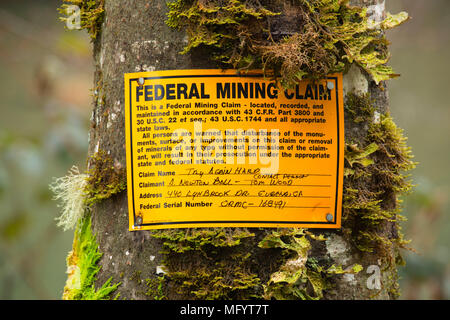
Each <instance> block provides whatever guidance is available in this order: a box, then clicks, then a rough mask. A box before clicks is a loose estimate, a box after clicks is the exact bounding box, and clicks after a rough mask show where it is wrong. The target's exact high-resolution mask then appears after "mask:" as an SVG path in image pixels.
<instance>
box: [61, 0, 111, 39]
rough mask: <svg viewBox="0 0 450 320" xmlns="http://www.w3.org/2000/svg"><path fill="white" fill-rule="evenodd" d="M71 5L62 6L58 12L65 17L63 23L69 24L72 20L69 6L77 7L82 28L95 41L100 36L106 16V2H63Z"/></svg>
mask: <svg viewBox="0 0 450 320" xmlns="http://www.w3.org/2000/svg"><path fill="white" fill-rule="evenodd" d="M63 1H64V2H67V3H69V4H63V5H61V8H59V9H58V11H59V12H60V13H61V14H62V15H63V17H60V20H61V21H64V22H67V20H68V19H70V16H69V13H70V11H68V9H69V6H71V5H75V6H78V8H80V28H81V29H86V30H87V32H88V33H89V34H90V36H91V39H92V40H95V39H96V38H97V36H98V35H99V34H100V31H101V27H102V23H103V20H104V16H105V13H104V12H105V10H104V0H63Z"/></svg>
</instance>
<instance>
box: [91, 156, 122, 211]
mask: <svg viewBox="0 0 450 320" xmlns="http://www.w3.org/2000/svg"><path fill="white" fill-rule="evenodd" d="M89 168H90V169H89V170H88V172H87V174H88V178H87V184H86V187H85V191H86V193H87V199H86V204H87V205H88V206H90V205H92V204H93V203H96V202H99V201H101V200H103V199H107V198H109V197H111V196H112V195H114V194H116V193H119V192H121V191H123V190H125V189H126V187H127V185H126V170H125V169H124V168H122V167H121V166H119V165H115V164H114V161H113V159H112V158H111V156H109V155H108V154H107V153H106V152H105V151H103V150H99V151H98V152H97V153H95V154H94V155H93V156H92V157H91V159H90V160H89Z"/></svg>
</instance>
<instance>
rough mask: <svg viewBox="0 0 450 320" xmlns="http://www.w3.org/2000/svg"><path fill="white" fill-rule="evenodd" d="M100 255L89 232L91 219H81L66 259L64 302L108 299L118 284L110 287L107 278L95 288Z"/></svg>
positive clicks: (88, 217) (86, 217)
mask: <svg viewBox="0 0 450 320" xmlns="http://www.w3.org/2000/svg"><path fill="white" fill-rule="evenodd" d="M101 256H102V253H100V252H99V250H98V244H97V241H96V237H95V235H93V234H92V231H91V217H90V215H86V216H85V217H84V218H82V219H81V220H80V221H79V223H78V227H77V229H76V231H75V235H74V241H73V246H72V251H71V252H70V253H69V256H68V257H67V267H68V268H67V269H68V273H69V276H68V279H67V282H66V286H65V287H64V294H63V299H65V300H104V299H110V297H111V293H113V292H114V291H115V290H116V289H117V287H118V286H119V285H120V283H117V284H114V285H111V281H112V278H109V279H108V280H107V281H106V282H105V283H104V284H103V285H102V286H101V287H100V288H98V289H96V288H95V281H96V275H97V273H98V272H99V271H100V268H101V267H100V266H98V261H99V259H100V258H101Z"/></svg>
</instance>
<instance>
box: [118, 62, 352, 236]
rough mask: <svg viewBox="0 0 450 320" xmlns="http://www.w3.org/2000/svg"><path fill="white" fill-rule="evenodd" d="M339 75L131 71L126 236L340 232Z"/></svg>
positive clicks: (127, 105) (127, 85)
mask: <svg viewBox="0 0 450 320" xmlns="http://www.w3.org/2000/svg"><path fill="white" fill-rule="evenodd" d="M342 94H343V91H342V75H341V74H336V75H331V76H328V77H327V78H326V79H322V80H319V81H316V82H309V81H301V82H299V84H298V85H297V86H296V87H295V88H293V89H289V90H285V89H283V88H281V86H279V85H277V84H276V83H275V82H273V81H270V80H269V79H265V78H264V77H263V76H262V74H261V73H260V72H257V71H254V72H248V73H243V74H238V73H237V71H236V70H226V71H222V70H174V71H155V72H138V73H128V74H125V121H126V153H127V182H128V204H129V229H130V230H145V229H161V228H188V227H238V226H246V227H307V228H339V227H340V224H341V203H342V185H343V159H344V151H343V150H344V149H343V146H344V132H343V130H344V120H343V97H342Z"/></svg>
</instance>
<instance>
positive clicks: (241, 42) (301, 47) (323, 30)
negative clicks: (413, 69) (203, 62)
mask: <svg viewBox="0 0 450 320" xmlns="http://www.w3.org/2000/svg"><path fill="white" fill-rule="evenodd" d="M348 2H349V1H348V0H344V1H342V0H295V1H281V0H275V1H268V0H261V1H248V0H232V1H221V0H208V1H205V0H176V1H173V2H170V3H169V4H168V6H169V13H168V19H167V25H169V26H170V27H172V28H175V29H178V30H185V31H186V33H187V35H188V44H187V46H186V47H185V48H184V51H183V52H182V53H187V52H189V51H192V50H194V49H196V48H203V49H206V50H207V51H208V53H209V54H210V55H211V56H212V57H213V59H215V60H216V61H219V62H220V63H222V64H223V65H224V66H232V67H234V68H241V69H249V68H260V67H262V68H263V69H264V70H271V71H274V72H275V76H277V77H278V76H280V77H281V82H282V84H283V85H284V86H285V87H291V86H293V85H294V84H295V83H296V82H297V81H298V80H301V79H302V78H304V77H310V78H320V77H323V76H325V75H326V74H329V73H332V72H341V71H343V70H344V69H345V67H346V66H347V65H349V64H351V63H352V62H356V63H357V64H358V65H359V66H360V67H361V68H363V69H364V70H366V71H367V72H368V73H369V74H370V75H371V77H372V78H373V80H374V81H375V82H376V83H379V82H380V81H382V80H386V79H389V78H391V77H394V76H396V74H395V73H394V72H393V70H392V69H391V68H390V67H388V66H385V63H386V62H387V61H388V59H389V54H388V51H387V40H386V39H385V38H384V35H383V31H384V30H386V29H390V28H393V27H395V26H397V25H399V24H401V23H403V22H404V21H406V20H407V19H408V15H407V14H406V13H404V12H401V13H399V14H398V15H390V14H388V15H387V17H386V19H385V20H383V21H381V22H379V23H374V22H373V21H372V20H370V19H369V18H368V16H367V9H366V8H359V7H353V6H350V5H349V4H348Z"/></svg>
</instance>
